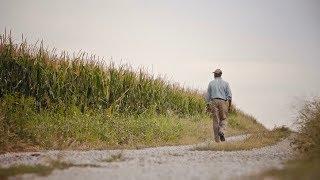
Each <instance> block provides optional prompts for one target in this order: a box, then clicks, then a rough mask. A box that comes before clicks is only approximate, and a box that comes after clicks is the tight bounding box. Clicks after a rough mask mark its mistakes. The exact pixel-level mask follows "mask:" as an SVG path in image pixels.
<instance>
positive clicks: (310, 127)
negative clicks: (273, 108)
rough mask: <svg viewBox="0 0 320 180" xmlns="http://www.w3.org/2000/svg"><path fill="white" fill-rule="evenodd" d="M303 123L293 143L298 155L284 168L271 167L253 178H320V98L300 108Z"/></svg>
mask: <svg viewBox="0 0 320 180" xmlns="http://www.w3.org/2000/svg"><path fill="white" fill-rule="evenodd" d="M298 123H299V124H300V125H301V126H300V129H299V132H298V134H297V135H296V136H295V138H294V141H293V144H294V145H295V147H296V150H297V151H296V156H295V158H294V159H292V160H290V161H288V162H287V163H286V165H285V167H284V168H283V169H271V170H268V171H266V172H263V173H261V174H258V175H255V176H252V177H250V178H251V179H281V180H282V179H283V180H295V179H297V180H298V179H299V180H300V179H310V180H311V179H319V177H320V98H315V99H314V100H311V101H307V102H306V103H305V105H304V107H303V108H302V109H301V110H300V112H299V116H298Z"/></svg>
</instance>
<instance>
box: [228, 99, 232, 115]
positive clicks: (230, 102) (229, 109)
mask: <svg viewBox="0 0 320 180" xmlns="http://www.w3.org/2000/svg"><path fill="white" fill-rule="evenodd" d="M228 102H229V106H228V112H230V111H231V104H232V99H229V100H228Z"/></svg>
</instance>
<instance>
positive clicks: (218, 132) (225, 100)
mask: <svg viewBox="0 0 320 180" xmlns="http://www.w3.org/2000/svg"><path fill="white" fill-rule="evenodd" d="M213 73H214V80H213V81H211V82H210V83H209V86H208V91H207V97H206V100H207V109H208V111H210V113H211V115H212V119H213V133H214V140H215V141H216V142H220V141H225V137H224V131H225V129H226V124H227V113H228V112H229V111H230V108H231V100H232V94H231V90H230V86H229V84H228V83H227V82H226V81H224V80H222V78H221V76H222V71H221V70H220V69H216V70H215V71H214V72H213Z"/></svg>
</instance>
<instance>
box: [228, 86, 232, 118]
mask: <svg viewBox="0 0 320 180" xmlns="http://www.w3.org/2000/svg"><path fill="white" fill-rule="evenodd" d="M227 99H228V111H229V112H230V111H231V104H232V93H231V89H230V86H229V83H227Z"/></svg>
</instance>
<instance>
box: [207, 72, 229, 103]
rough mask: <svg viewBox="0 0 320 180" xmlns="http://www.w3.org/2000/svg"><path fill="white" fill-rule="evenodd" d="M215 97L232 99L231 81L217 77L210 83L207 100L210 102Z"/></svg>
mask: <svg viewBox="0 0 320 180" xmlns="http://www.w3.org/2000/svg"><path fill="white" fill-rule="evenodd" d="M214 98H220V99H224V100H231V99H232V94H231V89H230V86H229V83H228V82H226V81H224V80H223V79H222V78H221V77H216V78H215V79H214V80H213V81H211V82H210V83H209V86H208V90H207V95H206V101H207V102H210V101H211V100H212V99H214Z"/></svg>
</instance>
